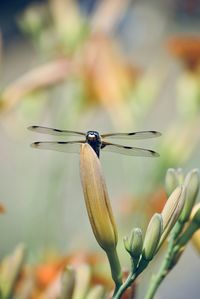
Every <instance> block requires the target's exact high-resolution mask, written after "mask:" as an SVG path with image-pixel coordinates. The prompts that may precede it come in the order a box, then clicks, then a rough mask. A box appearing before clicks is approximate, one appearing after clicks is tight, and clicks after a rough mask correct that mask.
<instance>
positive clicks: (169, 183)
mask: <svg viewBox="0 0 200 299" xmlns="http://www.w3.org/2000/svg"><path fill="white" fill-rule="evenodd" d="M177 186H178V178H177V175H176V171H175V169H174V168H169V169H168V170H167V173H166V176H165V189H166V193H167V195H168V196H169V195H170V194H171V193H172V192H173V191H174V189H176V187H177Z"/></svg>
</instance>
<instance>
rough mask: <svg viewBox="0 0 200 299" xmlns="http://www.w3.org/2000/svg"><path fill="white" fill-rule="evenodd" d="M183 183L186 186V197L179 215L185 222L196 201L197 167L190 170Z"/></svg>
mask: <svg viewBox="0 0 200 299" xmlns="http://www.w3.org/2000/svg"><path fill="white" fill-rule="evenodd" d="M184 184H185V187H186V199H185V204H184V207H183V211H182V213H181V216H180V220H181V221H182V222H186V221H187V220H188V219H189V217H190V213H191V211H192V208H193V206H194V203H195V201H196V198H197V195H198V192H199V171H198V170H197V169H194V170H192V171H190V172H189V173H188V175H187V176H186V178H185V182H184Z"/></svg>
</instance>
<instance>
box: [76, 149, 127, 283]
mask: <svg viewBox="0 0 200 299" xmlns="http://www.w3.org/2000/svg"><path fill="white" fill-rule="evenodd" d="M80 175H81V182H82V187H83V193H84V199H85V204H86V208H87V213H88V217H89V220H90V224H91V226H92V230H93V233H94V235H95V238H96V240H97V242H98V243H99V245H100V246H101V247H102V248H103V249H104V250H105V252H106V254H107V257H108V259H109V263H110V268H111V272H112V278H113V280H114V281H115V284H116V286H119V285H121V284H122V274H121V267H120V264H119V259H118V256H117V252H116V245H117V240H118V236H117V229H116V225H115V221H114V217H113V213H112V209H111V205H110V201H109V197H108V192H107V188H106V184H105V181H104V177H103V174H102V169H101V164H100V161H99V159H98V157H97V155H96V153H95V152H94V150H93V149H92V148H91V147H90V145H89V144H87V143H86V144H82V145H81V150H80Z"/></svg>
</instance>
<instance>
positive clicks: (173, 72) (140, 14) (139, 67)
mask: <svg viewBox="0 0 200 299" xmlns="http://www.w3.org/2000/svg"><path fill="white" fill-rule="evenodd" d="M0 30H1V41H0V69H1V73H0V76H1V80H0V82H1V83H0V84H1V85H0V86H1V89H0V132H1V133H0V134H1V139H0V146H1V155H0V165H1V167H0V176H1V188H0V206H1V209H2V211H3V210H4V213H3V214H2V215H1V217H0V257H1V258H3V257H4V256H6V255H7V254H8V253H10V252H12V251H13V249H14V248H15V247H16V246H17V245H18V244H19V243H23V244H25V245H26V247H27V248H28V257H27V260H28V261H29V262H30V263H33V264H37V263H38V262H39V261H41V260H43V259H44V256H45V257H46V256H47V255H53V256H54V257H55V255H58V256H66V255H71V254H72V253H74V252H79V254H80V252H95V254H96V252H97V253H98V254H102V252H101V250H100V249H99V248H98V246H97V243H96V241H95V239H94V237H93V234H92V232H91V228H90V225H89V221H88V219H87V215H86V210H85V206H84V201H83V194H82V190H81V184H80V177H79V157H78V155H74V154H65V153H59V152H51V151H37V150H34V149H33V148H31V147H30V146H29V145H30V143H31V142H33V141H39V140H52V139H51V137H50V136H47V135H41V134H35V133H33V132H31V131H28V130H27V127H28V126H30V125H43V126H47V127H52V128H59V129H67V130H77V131H83V132H86V131H88V130H97V131H99V132H100V133H107V132H132V131H140V130H157V131H160V132H162V137H160V138H158V139H155V140H154V139H151V140H150V139H149V140H144V141H135V142H132V141H130V142H126V143H124V140H123V142H122V143H123V144H126V145H133V146H134V145H135V146H139V147H141V146H142V147H147V148H151V149H154V150H156V151H158V152H159V153H160V155H161V156H160V158H159V159H147V158H142V157H141V158H140V157H128V156H127V157H126V156H122V155H118V154H115V153H108V152H105V153H102V155H101V163H102V166H103V170H104V174H105V177H106V181H107V187H108V191H109V194H110V198H111V201H112V206H113V210H114V213H115V215H116V219H117V223H118V226H119V231H120V238H119V239H120V240H119V251H120V252H121V259H122V261H123V263H124V265H125V266H128V265H129V263H128V259H127V257H126V256H124V255H125V254H124V253H123V250H122V241H121V239H122V237H123V235H125V234H127V233H128V232H129V231H130V230H131V229H132V228H133V227H134V226H139V227H142V228H145V227H146V224H147V222H148V219H149V218H150V216H151V215H152V213H153V212H155V211H160V210H161V208H162V206H163V203H164V202H165V200H166V195H165V191H164V187H163V186H164V176H165V173H166V170H167V169H168V168H169V167H181V168H183V169H184V171H185V172H187V171H188V170H189V169H191V168H199V167H200V160H199V140H200V131H199V125H200V113H199V112H200V1H199V0H182V1H180V0H176V1H172V0H169V1H164V0H162V1H159V0H150V1H147V0H142V1H137V0H135V1H131V0H129V1H128V0H126V1H120V0H109V1H106V0H104V1H97V0H96V1H95V0H93V1H92V0H87V1H86V0H82V1H81V0H79V1H72V0H71V1H70V0H49V1H28V0H27V1H25V0H24V1H22V0H21V1H9V2H8V1H1V10H0ZM54 140H61V141H64V140H65V138H63V137H61V138H58V139H56V138H54ZM117 142H118V143H119V142H120V141H117ZM47 253H48V254H47ZM158 262H159V257H158ZM155 267H156V265H152V267H151V268H150V270H148V271H147V272H148V273H147V274H146V278H145V277H144V278H142V279H144V281H146V280H147V279H148V276H149V275H150V274H151V273H153V271H155ZM199 274H200V260H199V257H198V255H197V253H196V252H195V251H194V249H193V248H192V247H191V246H190V245H189V246H188V249H187V250H186V252H185V254H184V256H183V257H182V259H181V261H180V263H179V265H178V266H177V267H176V268H175V270H174V271H172V273H170V275H169V277H167V279H166V280H165V281H164V283H163V284H162V286H161V288H160V289H159V294H158V297H157V298H162V299H167V298H169V297H172V298H176V299H179V298H180V299H184V298H188V297H189V296H190V297H191V298H193V299H197V298H199V282H198V277H199ZM108 276H109V273H108ZM169 286H170V287H169ZM143 292H144V290H140V288H139V291H138V298H142V294H143Z"/></svg>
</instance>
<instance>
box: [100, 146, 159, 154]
mask: <svg viewBox="0 0 200 299" xmlns="http://www.w3.org/2000/svg"><path fill="white" fill-rule="evenodd" d="M101 148H102V150H103V151H110V152H115V153H119V154H123V155H128V156H139V157H159V154H158V153H156V152H154V151H152V150H149V149H144V148H140V147H132V146H123V145H119V144H114V143H108V142H102V146H101Z"/></svg>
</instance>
